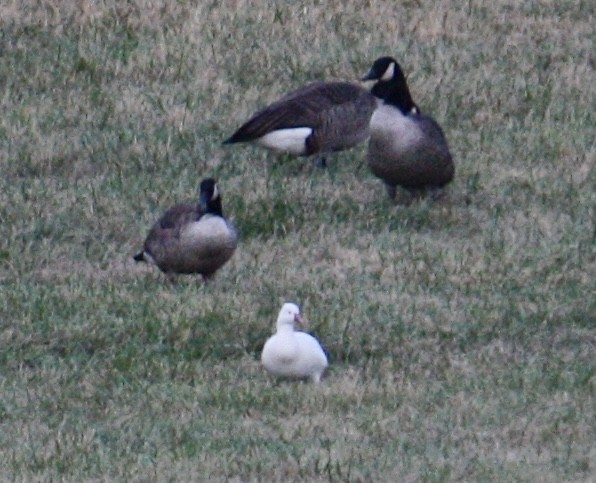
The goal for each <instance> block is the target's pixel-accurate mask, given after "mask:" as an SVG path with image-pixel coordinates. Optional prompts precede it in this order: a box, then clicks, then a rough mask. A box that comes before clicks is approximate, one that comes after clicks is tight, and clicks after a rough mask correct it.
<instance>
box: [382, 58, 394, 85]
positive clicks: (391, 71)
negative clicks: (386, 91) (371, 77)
mask: <svg viewBox="0 0 596 483" xmlns="http://www.w3.org/2000/svg"><path fill="white" fill-rule="evenodd" d="M394 73H395V62H391V63H390V64H389V67H387V69H385V72H384V73H383V77H381V80H382V81H388V80H391V79H393V74H394Z"/></svg>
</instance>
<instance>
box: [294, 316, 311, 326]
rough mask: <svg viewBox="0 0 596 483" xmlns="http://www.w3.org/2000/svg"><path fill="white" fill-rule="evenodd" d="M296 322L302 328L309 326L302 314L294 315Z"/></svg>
mask: <svg viewBox="0 0 596 483" xmlns="http://www.w3.org/2000/svg"><path fill="white" fill-rule="evenodd" d="M294 322H296V323H297V324H300V325H301V326H302V327H307V326H308V324H307V322H306V320H304V319H303V318H302V316H301V315H300V314H296V315H294Z"/></svg>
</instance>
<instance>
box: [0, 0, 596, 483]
mask: <svg viewBox="0 0 596 483" xmlns="http://www.w3.org/2000/svg"><path fill="white" fill-rule="evenodd" d="M464 3H465V2H457V1H455V0H444V1H439V2H434V1H431V0H420V1H416V2H414V1H408V2H394V1H392V0H386V1H373V2H359V1H356V0H347V1H341V2H340V1H335V0H332V1H329V2H320V1H318V0H311V1H304V2H273V1H267V2H256V1H244V0H237V1H232V0H223V1H220V2H215V1H214V2H200V1H178V2H167V1H163V2H160V1H155V2H149V1H146V0H132V1H128V2H116V1H112V0H106V1H104V2H99V1H98V2H75V1H72V0H62V1H53V2H50V1H47V0H41V1H34V0H22V1H16V0H9V1H7V2H2V4H1V5H0V26H1V29H0V107H1V112H2V116H1V117H0V172H1V173H2V175H1V176H0V230H1V231H0V480H2V481H10V480H13V481H57V480H64V481H84V480H123V481H124V480H126V481H149V480H154V481H207V480H220V481H221V480H233V481H429V482H432V481H449V480H451V481H538V480H541V481H588V480H593V479H594V478H595V474H596V464H595V463H594V462H595V461H596V443H595V441H596V422H595V414H596V407H595V403H594V397H595V394H594V393H595V391H594V389H595V380H596V379H595V365H596V364H595V360H596V358H595V353H596V302H595V292H596V284H595V280H596V262H595V259H596V250H595V223H594V220H595V217H596V214H595V205H596V194H595V193H596V189H595V188H596V174H595V163H596V147H595V136H594V134H595V125H596V120H595V117H594V112H596V101H595V99H596V75H595V72H594V67H595V62H596V58H595V57H594V41H595V38H596V35H595V33H594V23H595V17H596V14H595V7H594V4H593V3H592V2H587V1H574V2H571V1H557V0H539V1H534V2H517V1H504V0H497V1H493V2H475V1H469V2H467V3H465V5H464ZM381 55H392V56H394V57H395V58H397V59H398V60H399V61H400V63H401V64H402V66H403V68H404V70H405V72H406V74H407V76H408V79H409V82H410V87H411V90H412V93H413V96H414V100H415V101H416V102H417V103H418V104H419V105H420V107H421V108H422V109H423V110H424V111H426V112H428V113H430V114H431V115H433V116H434V117H435V118H436V119H437V120H438V121H439V122H440V123H441V124H442V125H443V127H444V130H445V133H446V135H447V138H448V140H449V142H450V145H451V148H452V152H453V154H454V158H455V159H456V163H457V164H456V179H455V181H454V182H453V183H452V184H451V185H450V187H449V189H448V191H447V194H446V196H445V197H443V198H442V199H440V200H438V201H436V202H432V201H429V200H421V201H419V202H416V203H413V204H411V205H410V206H403V205H393V204H391V203H390V202H389V200H388V199H387V196H386V194H385V189H384V187H383V185H382V183H381V182H380V181H379V180H377V179H375V178H374V177H373V176H372V175H371V174H370V173H369V171H368V168H367V166H366V162H365V153H366V151H365V149H366V147H365V146H364V145H363V146H359V147H357V148H354V149H352V150H350V151H346V152H343V153H338V154H337V155H334V156H332V157H330V158H329V159H328V168H327V169H326V170H323V169H313V168H312V167H311V164H310V162H309V161H307V160H304V159H291V158H288V157H275V156H273V155H270V154H268V153H266V152H265V151H263V150H259V149H257V148H254V147H251V146H230V147H229V146H226V147H225V148H224V147H223V146H222V145H221V141H222V140H223V139H224V138H226V137H227V136H229V135H230V134H231V133H232V132H233V131H234V130H235V129H236V128H237V127H238V126H239V125H240V123H241V122H242V121H244V120H245V119H246V118H247V116H249V115H250V114H251V113H252V112H254V111H255V110H256V109H258V108H260V107H262V106H264V105H265V104H266V103H268V102H270V101H272V100H274V99H276V98H277V97H278V96H280V95H282V94H283V93H286V92H288V91H289V90H291V89H293V88H296V87H298V86H300V85H302V84H304V83H306V82H308V81H312V80H317V79H326V80H330V79H342V80H355V81H356V80H357V79H358V78H359V77H361V76H362V75H364V74H365V73H366V72H367V71H368V69H369V67H370V65H371V63H372V62H373V61H374V59H375V58H377V57H378V56H381ZM205 176H215V177H216V178H217V179H218V180H219V183H220V189H221V191H222V194H223V202H224V210H225V212H226V214H227V215H228V216H230V218H232V219H233V220H234V222H235V223H236V225H237V227H238V229H239V231H240V233H241V242H240V244H239V247H238V250H237V252H236V254H235V255H234V257H233V259H232V260H231V261H230V263H228V264H227V265H226V266H225V267H224V268H223V269H222V270H221V271H220V272H218V274H217V275H216V276H215V279H214V280H213V282H212V283H209V284H207V285H205V284H203V283H202V282H201V280H200V277H183V278H181V279H180V281H179V283H178V284H176V285H171V284H169V283H168V282H167V280H166V278H165V277H164V276H163V275H162V274H160V273H159V272H158V271H157V270H156V269H152V268H151V267H148V266H141V265H135V264H134V262H133V260H132V258H131V256H132V255H133V254H134V253H135V251H137V250H138V249H139V248H140V246H141V244H142V241H143V239H144V237H145V235H146V233H147V230H148V228H149V227H150V225H151V224H152V223H153V222H154V221H155V219H156V218H157V217H158V216H159V214H160V213H161V212H162V211H163V209H165V208H166V207H168V206H170V205H171V204H172V203H174V202H177V201H182V200H192V199H194V198H195V197H196V190H197V187H198V183H199V181H200V179H201V178H202V177H205ZM284 301H295V302H298V303H299V304H300V305H301V306H302V308H303V312H304V315H305V316H306V318H308V319H309V320H310V321H311V330H312V332H313V333H314V334H315V335H316V336H317V337H318V338H319V339H320V340H321V342H322V344H323V345H324V346H325V348H326V349H327V350H328V352H329V355H330V360H331V366H330V369H329V371H328V373H327V375H326V377H325V378H324V380H323V382H322V384H321V385H319V386H314V385H311V384H306V383H300V382H297V383H291V382H289V383H288V382H281V383H280V382H276V381H274V380H271V379H270V378H269V377H268V376H267V375H266V374H265V373H264V372H263V370H262V369H261V367H260V364H259V362H258V360H259V355H260V350H261V347H262V345H263V343H264V341H265V339H266V338H267V337H268V336H269V335H270V334H271V332H272V330H273V326H274V322H275V317H276V315H277V312H278V310H279V308H280V307H281V304H282V302H284Z"/></svg>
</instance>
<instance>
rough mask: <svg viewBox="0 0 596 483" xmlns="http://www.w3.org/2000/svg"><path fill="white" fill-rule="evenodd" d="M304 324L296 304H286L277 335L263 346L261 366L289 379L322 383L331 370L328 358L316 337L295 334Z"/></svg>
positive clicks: (302, 333) (278, 321)
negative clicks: (324, 376)
mask: <svg viewBox="0 0 596 483" xmlns="http://www.w3.org/2000/svg"><path fill="white" fill-rule="evenodd" d="M295 323H298V324H304V321H303V319H302V317H301V316H300V309H299V308H298V306H297V305H296V304H293V303H285V304H283V306H282V308H281V310H280V311H279V315H278V317H277V324H276V328H277V332H276V333H275V334H274V335H272V336H271V337H269V339H267V341H266V342H265V345H264V346H263V352H262V353H261V362H262V363H263V366H264V367H265V369H266V370H267V371H268V372H270V373H272V374H274V375H276V376H285V377H297V378H310V379H311V380H312V381H313V382H315V383H318V382H319V381H320V380H321V375H322V374H323V372H324V371H325V369H326V368H327V365H328V362H327V356H326V355H325V352H323V349H322V348H321V345H320V344H319V342H318V341H317V339H315V338H314V337H313V336H312V335H310V334H307V333H306V332H299V331H295V330H294V324H295Z"/></svg>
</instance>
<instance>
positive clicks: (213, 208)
mask: <svg viewBox="0 0 596 483" xmlns="http://www.w3.org/2000/svg"><path fill="white" fill-rule="evenodd" d="M201 206H206V209H205V213H209V214H210V215H217V216H221V217H223V211H222V208H221V198H220V197H219V196H218V197H217V198H215V199H212V200H209V201H208V202H207V204H206V205H202V204H201V203H200V202H199V209H201Z"/></svg>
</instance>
